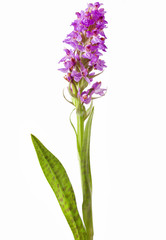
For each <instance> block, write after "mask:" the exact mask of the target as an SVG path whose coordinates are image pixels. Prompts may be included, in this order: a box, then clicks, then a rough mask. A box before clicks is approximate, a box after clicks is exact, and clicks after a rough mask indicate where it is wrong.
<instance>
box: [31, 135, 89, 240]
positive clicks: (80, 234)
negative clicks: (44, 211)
mask: <svg viewBox="0 0 166 240" xmlns="http://www.w3.org/2000/svg"><path fill="white" fill-rule="evenodd" d="M31 137H32V142H33V145H34V147H35V150H36V153H37V156H38V159H39V163H40V166H41V168H42V170H43V173H44V175H45V177H46V179H47V181H48V183H49V184H50V186H51V188H52V190H53V191H54V193H55V195H56V197H57V200H58V202H59V205H60V207H61V209H62V211H63V214H64V215H65V217H66V220H67V222H68V224H69V226H70V228H71V231H72V232H73V235H74V239H75V240H86V239H87V238H86V231H85V228H84V226H83V223H82V220H81V218H80V215H79V212H78V209H77V205H76V199H75V194H74V191H73V188H72V185H71V183H70V180H69V178H68V175H67V173H66V171H65V169H64V167H63V166H62V164H61V163H60V161H59V160H58V159H57V158H56V157H55V156H54V155H53V154H52V153H51V152H50V151H49V150H48V149H47V148H46V147H45V146H44V145H43V144H42V143H41V142H40V141H39V140H38V139H37V138H36V137H35V136H34V135H31Z"/></svg>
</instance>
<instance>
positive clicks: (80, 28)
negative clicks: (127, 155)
mask: <svg viewBox="0 0 166 240" xmlns="http://www.w3.org/2000/svg"><path fill="white" fill-rule="evenodd" d="M101 5H103V4H102V3H101V4H100V3H99V2H96V3H89V4H88V7H87V8H86V9H85V11H81V12H76V16H77V18H76V20H74V21H73V22H72V24H71V25H72V26H73V27H74V30H73V31H72V32H71V33H69V34H68V35H67V37H66V39H65V40H64V42H65V43H67V44H68V45H70V46H71V47H72V48H73V50H69V49H65V53H66V56H65V57H63V58H62V59H61V60H60V61H59V63H63V64H64V67H63V68H60V69H59V70H60V71H62V72H64V73H66V75H65V77H64V78H65V79H66V80H67V81H69V82H73V83H74V84H75V86H76V89H77V91H78V96H79V97H80V99H81V101H82V102H83V103H88V102H89V101H91V99H92V95H93V94H99V95H101V96H103V95H104V91H105V89H101V88H100V86H101V82H96V83H95V84H93V85H92V87H91V88H90V89H89V90H87V91H84V88H86V87H87V83H88V84H90V83H91V82H92V81H93V76H94V75H95V73H94V72H93V73H92V71H93V70H98V71H103V70H104V68H105V67H106V65H105V61H104V60H101V58H100V57H101V56H102V55H103V54H102V52H106V49H107V47H106V45H105V40H106V36H105V33H104V29H105V28H106V25H107V21H106V20H105V11H104V9H103V8H101ZM94 77H95V76H94ZM80 81H81V86H82V87H81V90H80V89H79V82H80ZM80 91H82V92H80Z"/></svg>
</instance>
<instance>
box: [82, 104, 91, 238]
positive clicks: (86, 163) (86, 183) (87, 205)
mask: <svg viewBox="0 0 166 240" xmlns="http://www.w3.org/2000/svg"><path fill="white" fill-rule="evenodd" d="M93 113H94V107H93V108H92V111H91V113H90V115H89V118H88V120H87V123H86V126H85V131H84V138H83V144H82V149H81V156H80V157H81V161H80V162H81V175H82V186H83V204H82V211H83V219H84V223H85V226H86V230H87V235H88V239H93V219H92V179H91V169H90V136H91V125H92V118H93Z"/></svg>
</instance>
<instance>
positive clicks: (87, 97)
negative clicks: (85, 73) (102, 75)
mask: <svg viewBox="0 0 166 240" xmlns="http://www.w3.org/2000/svg"><path fill="white" fill-rule="evenodd" d="M100 87H101V82H96V83H94V84H93V85H92V87H91V88H90V89H88V90H87V91H83V92H82V93H80V89H79V91H78V97H79V98H80V100H81V102H82V103H86V104H88V103H90V102H91V100H92V95H93V94H98V95H100V96H104V95H105V91H106V89H104V88H100Z"/></svg>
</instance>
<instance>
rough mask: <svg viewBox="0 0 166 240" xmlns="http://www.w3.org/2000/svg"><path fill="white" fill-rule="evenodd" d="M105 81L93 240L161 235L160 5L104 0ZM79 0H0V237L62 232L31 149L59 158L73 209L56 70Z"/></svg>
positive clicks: (94, 143) (66, 109) (59, 235)
mask: <svg viewBox="0 0 166 240" xmlns="http://www.w3.org/2000/svg"><path fill="white" fill-rule="evenodd" d="M103 3H104V8H105V9H106V11H107V14H106V19H107V20H108V22H109V25H108V28H107V30H106V35H107V38H108V39H107V42H106V44H107V46H108V51H107V53H105V56H104V59H105V61H106V63H107V66H108V67H107V69H106V70H105V72H104V73H103V74H102V75H100V77H98V81H100V80H101V81H102V82H103V86H104V87H108V92H107V95H106V96H105V97H103V98H102V99H100V100H96V102H95V114H94V120H93V126H92V138H91V166H92V175H93V211H94V231H95V235H94V240H106V239H108V240H140V239H141V240H158V239H159V240H165V239H166V14H165V12H166V6H165V1H164V0H163V1H162V0H139V1H136V0H112V1H111V0H105V1H103ZM86 7H87V1H84V0H82V1H76V0H70V1H64V0H61V1H56V0H54V1H53V0H47V1H46V0H40V1H38V0H28V1H25V0H14V1H12V0H1V2H0V86H1V87H0V116H1V117H0V161H1V162H0V185H1V186H0V189H1V192H0V202H1V203H0V221H1V223H0V226H1V230H0V239H2V240H11V239H17V240H29V239H32V240H38V239H40V240H46V239H58V240H61V239H62V240H64V239H68V240H70V239H71V240H72V239H73V235H72V233H71V231H70V229H69V227H68V224H67V222H66V220H65V218H64V216H63V214H62V213H61V209H60V207H59V205H58V202H57V200H56V198H55V196H54V193H53V192H52V190H51V188H50V187H49V185H48V183H47V181H46V179H45V177H44V175H43V173H42V171H41V169H40V166H39V163H38V160H37V157H36V154H35V151H34V149H33V146H32V143H31V138H30V133H33V134H34V135H36V136H37V137H38V138H39V139H40V140H41V141H42V142H43V143H44V144H45V146H46V147H47V148H48V149H49V150H50V151H52V152H53V153H54V154H55V155H56V156H57V157H58V158H59V159H60V161H61V162H62V163H63V165H64V166H65V168H66V170H67V172H68V175H69V177H70V179H71V182H72V184H73V187H74V190H75V193H76V199H77V202H78V208H79V210H80V211H81V201H82V197H81V184H80V176H79V165H78V161H77V154H76V144H75V136H74V132H73V129H72V127H71V126H70V123H69V120H68V118H69V114H70V112H71V111H72V106H71V105H70V104H68V103H67V102H66V101H65V100H64V98H63V96H62V90H63V88H65V87H66V86H67V83H66V81H65V80H64V79H63V73H61V72H59V71H58V70H57V69H58V68H59V67H62V66H59V65H58V61H59V60H60V59H61V58H62V57H63V56H64V52H63V49H64V47H66V46H65V44H63V43H62V41H63V40H64V39H65V37H66V34H67V33H70V32H71V31H72V29H73V28H72V27H71V26H70V24H71V22H72V21H73V20H74V19H75V17H76V16H75V12H76V11H80V10H82V9H85V8H86Z"/></svg>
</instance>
